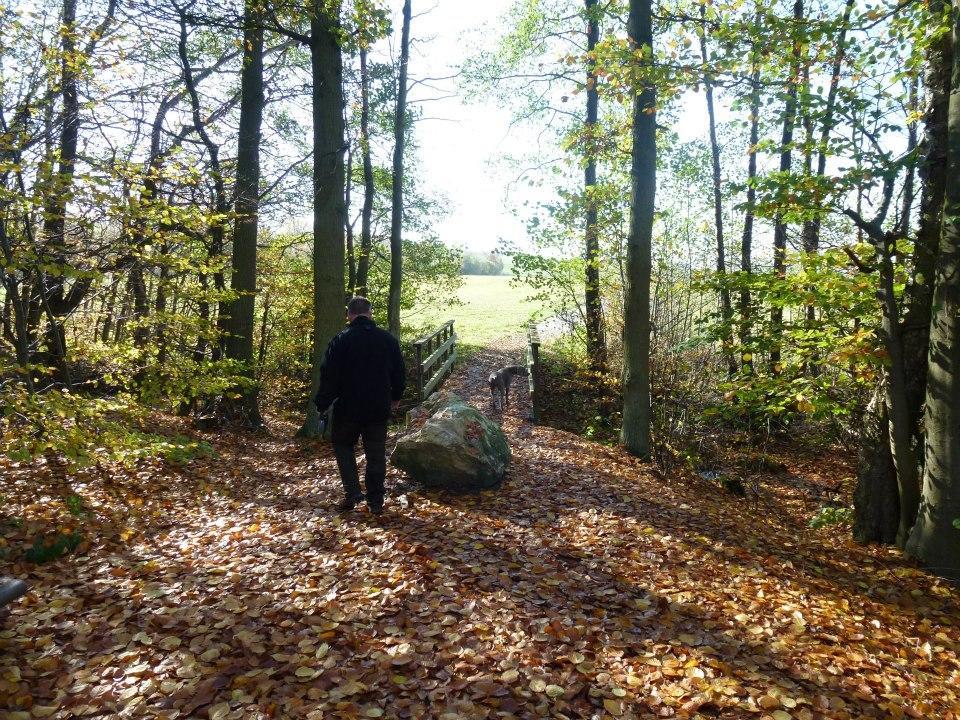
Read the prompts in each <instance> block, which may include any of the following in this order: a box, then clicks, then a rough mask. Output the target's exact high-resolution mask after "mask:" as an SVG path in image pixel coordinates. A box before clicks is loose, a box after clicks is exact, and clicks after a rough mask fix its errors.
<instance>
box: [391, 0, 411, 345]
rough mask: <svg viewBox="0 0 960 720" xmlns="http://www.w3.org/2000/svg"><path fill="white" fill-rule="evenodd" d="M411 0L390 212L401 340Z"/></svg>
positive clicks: (403, 40)
mask: <svg viewBox="0 0 960 720" xmlns="http://www.w3.org/2000/svg"><path fill="white" fill-rule="evenodd" d="M410 14H411V9H410V0H404V3H403V29H402V31H401V36H400V73H399V77H398V79H397V109H396V115H395V117H394V121H393V138H394V145H393V204H392V206H391V208H390V298H389V305H388V307H387V324H388V326H389V328H390V332H391V333H393V335H394V336H395V337H396V338H398V339H399V337H400V290H401V287H402V284H403V149H404V141H405V139H406V133H407V63H408V61H409V59H410Z"/></svg>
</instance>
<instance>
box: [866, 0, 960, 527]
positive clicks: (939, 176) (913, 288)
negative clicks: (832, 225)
mask: <svg viewBox="0 0 960 720" xmlns="http://www.w3.org/2000/svg"><path fill="white" fill-rule="evenodd" d="M945 10H946V4H945V3H944V2H943V0H937V1H936V2H935V3H933V4H932V5H931V7H930V13H931V15H932V16H933V17H935V18H937V17H942V16H943V14H944V12H945ZM939 27H940V24H939V23H935V24H933V27H932V28H931V32H934V31H936V29H937V28H939ZM952 62H953V48H952V41H951V36H950V34H949V33H946V34H943V35H940V36H939V37H938V38H937V39H936V40H935V41H934V42H932V43H931V44H930V46H929V47H928V50H927V70H926V80H925V85H926V87H927V89H928V93H929V104H928V107H927V111H926V113H925V120H924V123H925V132H924V140H923V150H924V158H923V162H922V163H921V164H920V177H921V179H922V180H923V190H922V192H921V196H920V218H919V225H918V228H917V235H916V241H915V243H914V254H913V270H912V277H911V282H910V284H909V285H908V286H907V288H906V289H905V291H904V298H903V304H904V307H905V313H904V319H903V323H902V328H901V330H900V338H901V343H902V347H903V350H902V355H903V365H904V389H903V392H904V394H905V400H904V403H905V407H906V412H907V414H908V420H907V422H908V424H909V428H910V433H911V440H910V444H911V447H912V450H913V458H914V463H915V464H916V466H917V467H918V470H917V471H916V472H915V473H914V476H915V478H919V477H921V476H922V471H921V470H920V466H921V465H922V463H923V459H924V457H923V455H924V453H923V447H924V434H923V427H922V419H923V405H924V400H925V398H926V392H927V355H928V348H929V344H930V343H929V339H930V321H931V307H932V303H933V282H932V278H933V276H934V267H935V263H936V258H937V252H938V246H939V242H940V238H939V233H940V228H941V224H942V216H943V207H944V193H945V188H946V178H947V175H946V159H947V109H948V104H949V97H950V68H951V64H952ZM900 225H901V228H903V224H902V222H901V224H900ZM858 229H859V230H860V232H861V233H862V228H859V226H858ZM865 442H866V439H865ZM861 457H862V458H864V460H865V461H867V460H868V459H869V457H870V455H869V454H867V453H865V452H864V451H861ZM883 473H888V477H887V478H886V479H885V480H884V482H883V483H882V486H889V485H896V484H897V475H896V470H895V469H894V467H893V465H892V464H888V463H886V462H885V461H884V460H883V458H882V457H879V456H875V466H874V467H868V466H866V465H865V466H864V467H863V468H862V469H861V471H860V472H859V473H858V478H857V483H858V489H857V492H858V493H860V492H861V489H860V485H861V484H867V485H868V488H867V489H864V490H863V491H862V492H867V491H868V490H869V488H870V487H874V486H875V485H877V484H878V482H877V481H876V480H873V479H872V478H876V477H880V476H882V474H883ZM915 482H919V480H915ZM898 507H899V500H898ZM858 512H859V511H858ZM912 521H913V520H912V519H911V522H912ZM857 522H858V523H859V522H861V521H860V518H859V517H857ZM893 539H895V538H893ZM891 541H892V540H891Z"/></svg>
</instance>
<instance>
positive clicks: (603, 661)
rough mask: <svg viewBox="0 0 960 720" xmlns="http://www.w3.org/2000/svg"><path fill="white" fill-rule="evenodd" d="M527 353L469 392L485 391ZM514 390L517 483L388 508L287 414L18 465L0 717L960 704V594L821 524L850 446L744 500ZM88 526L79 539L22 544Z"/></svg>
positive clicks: (393, 501)
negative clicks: (25, 590) (73, 467)
mask: <svg viewBox="0 0 960 720" xmlns="http://www.w3.org/2000/svg"><path fill="white" fill-rule="evenodd" d="M520 352H521V350H520V348H518V347H515V348H511V345H510V344H509V343H499V344H498V348H497V349H496V350H493V349H489V350H486V351H482V352H480V353H477V354H476V355H474V356H473V357H472V360H471V362H470V364H469V365H467V366H466V367H463V368H461V369H459V370H458V372H457V374H456V375H455V376H454V378H453V379H452V380H451V385H452V389H454V390H456V391H458V392H460V393H462V394H464V395H465V396H467V397H468V398H469V399H470V400H471V401H473V402H474V403H477V404H478V406H480V407H482V408H483V409H484V410H488V409H489V408H488V407H487V393H486V389H485V387H484V379H485V376H486V374H487V373H488V372H489V370H490V368H492V367H494V366H497V365H502V364H504V363H505V362H507V361H508V359H509V360H516V359H518V358H519V357H520ZM518 396H519V397H518V398H517V404H516V405H515V406H512V407H510V408H508V410H507V411H506V413H505V414H504V415H503V416H502V417H501V416H499V415H497V418H498V420H502V425H503V428H504V430H505V432H506V434H507V436H508V438H509V440H510V443H511V446H512V448H513V452H514V462H513V466H512V468H511V470H510V472H509V475H508V478H507V481H506V482H505V483H504V485H503V487H502V489H501V490H499V491H497V492H489V493H485V494H483V495H482V496H473V497H448V496H443V495H436V494H426V493H415V494H410V495H409V496H404V498H403V500H404V502H401V501H400V499H399V498H397V497H392V498H388V501H387V502H388V504H387V510H386V512H385V514H384V515H383V516H382V517H380V518H377V517H375V516H372V515H370V514H368V513H367V512H366V511H361V512H357V513H354V514H352V515H349V516H346V517H343V518H340V517H338V516H336V515H335V514H334V512H333V511H332V509H331V508H332V506H333V504H334V503H335V502H336V501H337V500H338V499H339V497H340V489H339V482H338V480H337V475H336V471H335V464H334V461H333V457H332V454H331V452H330V449H329V448H328V447H326V446H323V445H319V444H316V443H313V442H306V441H299V440H292V439H290V437H291V435H292V432H293V429H294V428H293V426H287V425H284V424H282V423H280V422H276V423H274V424H272V425H271V428H270V431H269V432H268V433H266V434H263V435H251V434H242V433H241V434H221V435H218V434H202V435H200V437H203V438H204V439H205V440H206V441H208V442H209V443H210V444H211V445H212V446H213V447H214V449H215V455H213V456H212V457H209V458H201V459H198V460H194V461H192V462H191V463H189V464H186V465H180V466H178V465H173V464H167V463H162V462H153V463H144V464H141V465H139V466H138V467H137V468H135V469H132V470H124V469H120V468H107V469H101V470H99V471H93V470H90V471H86V472H82V473H79V474H75V475H71V476H69V477H67V476H66V475H65V473H64V471H63V469H62V468H59V467H53V466H42V467H38V466H36V465H34V466H33V467H29V468H28V467H16V466H9V465H8V466H6V467H2V468H0V472H2V473H3V478H4V488H3V491H2V492H3V494H4V495H5V498H3V499H2V500H0V502H2V503H3V504H4V505H3V507H5V511H6V513H7V514H8V516H9V517H8V518H7V520H6V521H0V522H4V524H3V525H2V526H0V534H2V535H0V537H2V538H3V542H4V543H5V544H6V549H7V551H8V553H10V554H8V559H7V560H2V559H0V574H15V575H17V576H22V577H24V578H25V579H27V580H28V582H29V583H30V584H31V586H32V590H31V592H30V593H29V594H28V595H27V596H26V597H25V598H24V599H23V600H20V601H19V602H17V603H15V604H14V605H13V606H11V607H10V608H8V613H9V614H8V616H7V617H6V618H2V619H0V718H10V719H11V720H19V719H20V718H29V717H58V718H67V717H110V718H114V717H161V718H205V717H209V718H213V719H216V720H222V719H224V718H259V717H283V718H310V719H315V718H321V717H323V718H356V717H360V718H376V717H385V718H392V717H397V718H444V719H451V720H453V719H456V718H513V717H517V718H538V717H555V718H564V717H566V718H601V717H614V718H646V717H704V718H714V717H719V718H773V719H774V720H787V719H789V718H863V717H867V718H871V717H891V718H899V717H904V716H907V717H914V718H942V719H945V720H949V719H950V718H957V717H960V700H958V693H960V660H958V657H960V612H958V593H957V591H956V590H955V589H952V588H950V587H949V586H947V585H945V584H944V583H942V582H940V581H937V580H936V579H935V578H933V577H932V576H930V575H928V574H926V573H924V572H921V571H918V570H917V569H915V568H914V567H912V566H911V565H909V564H908V563H906V562H904V561H902V560H900V559H899V558H898V555H897V554H896V552H894V551H891V550H887V549H881V548H864V547H860V546H857V545H855V544H854V543H853V542H852V541H851V540H849V539H848V537H847V536H848V532H847V531H845V530H843V529H839V528H837V529H832V530H829V529H828V530H822V531H815V530H811V529H809V528H808V527H807V526H806V522H805V521H806V518H807V517H808V515H809V503H810V499H809V498H810V490H811V488H815V487H816V486H818V485H824V486H826V485H829V484H833V483H835V482H836V479H837V478H838V477H849V476H850V474H851V470H850V467H849V463H848V462H846V461H845V460H844V459H843V458H840V457H836V456H833V455H831V456H829V457H824V456H810V455H807V454H802V453H801V454H798V453H791V452H787V451H784V452H783V453H779V454H776V453H775V455H776V456H777V458H778V459H779V461H781V462H782V463H783V465H782V466H780V468H779V469H775V470H771V471H768V472H765V473H761V474H759V475H758V476H757V477H756V479H757V482H758V486H759V488H760V496H759V498H757V499H755V501H747V500H743V499H740V498H737V497H735V496H733V495H730V494H727V493H723V492H720V491H719V490H718V489H717V487H716V486H715V485H713V484H711V483H709V482H707V481H705V480H702V479H701V478H699V477H696V476H694V477H685V476H684V477H681V476H677V477H661V476H660V475H659V474H658V472H657V471H656V470H655V469H653V467H652V466H649V465H644V464H641V463H639V462H637V461H635V460H634V459H632V458H630V457H628V456H626V455H625V454H623V453H622V452H621V451H619V450H617V449H615V448H611V447H607V446H604V445H600V444H596V443H592V442H589V441H587V440H584V439H582V438H580V437H578V436H576V435H572V434H569V433H566V432H562V431H559V430H554V429H551V428H548V427H542V426H535V425H532V424H530V423H529V422H527V421H526V420H525V419H524V418H525V415H526V413H527V408H526V405H525V402H526V393H525V392H524V391H521V392H519V393H518ZM177 422H178V421H175V420H173V419H170V418H158V423H161V424H162V425H164V426H165V427H166V428H167V429H168V431H171V430H174V429H175V430H177V431H179V432H184V433H187V432H191V431H189V429H188V428H187V427H185V426H182V427H181V426H178V425H177ZM388 447H389V446H388ZM400 481H401V477H400V476H399V474H397V473H396V471H394V470H391V471H390V477H389V478H388V487H389V486H390V485H391V484H392V485H394V486H396V485H397V484H398V483H399V482H400ZM75 496H76V497H79V500H77V499H73V500H71V499H70V498H74V497H75ZM69 527H79V528H80V529H81V530H82V531H83V532H84V534H85V535H84V537H85V539H84V540H83V541H82V542H81V544H80V546H79V547H78V548H77V549H76V550H75V552H74V554H72V555H69V556H67V557H65V558H62V559H60V560H57V561H54V562H51V563H47V564H43V565H33V564H28V563H26V562H24V561H22V560H15V559H16V557H17V554H16V548H17V547H21V548H22V546H23V545H24V544H29V543H30V542H31V541H32V540H33V538H35V537H37V536H38V535H41V534H42V533H44V532H53V531H60V530H62V529H64V528H69ZM4 710H6V712H5V713H4V712H3V711H4Z"/></svg>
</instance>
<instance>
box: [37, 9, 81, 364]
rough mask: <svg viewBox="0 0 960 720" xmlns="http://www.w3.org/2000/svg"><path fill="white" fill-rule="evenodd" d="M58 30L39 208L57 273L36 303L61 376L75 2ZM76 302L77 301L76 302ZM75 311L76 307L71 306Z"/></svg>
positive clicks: (75, 100) (75, 131)
mask: <svg viewBox="0 0 960 720" xmlns="http://www.w3.org/2000/svg"><path fill="white" fill-rule="evenodd" d="M61 26H62V30H61V32H60V99H61V102H62V103H63V119H62V124H61V127H60V138H59V153H58V155H59V160H60V167H59V169H58V170H57V172H56V173H55V174H54V176H53V182H52V183H51V187H49V188H47V190H46V192H45V193H44V196H45V199H44V206H43V241H44V248H45V250H46V251H47V252H49V253H50V256H49V257H48V258H45V262H46V263H50V264H53V265H55V266H57V268H58V272H52V273H51V272H47V271H42V278H41V288H42V289H41V293H42V294H41V296H40V301H41V303H42V306H43V307H44V309H45V310H46V313H47V316H48V317H47V321H48V323H50V327H49V328H48V330H47V338H48V339H54V338H55V339H58V341H57V342H54V343H52V344H51V343H48V347H47V351H48V352H49V353H50V354H51V356H52V360H53V364H54V365H56V366H57V368H58V369H59V371H60V372H61V374H62V373H63V372H64V371H65V369H66V368H65V363H66V358H65V357H64V356H63V355H62V354H61V352H62V351H65V347H64V345H63V343H61V342H59V340H63V342H65V341H66V340H65V336H64V333H63V327H62V324H63V321H62V316H63V315H66V314H67V313H69V312H70V311H71V310H72V309H73V308H63V310H64V312H63V313H62V314H61V313H58V312H56V311H55V310H54V307H53V306H54V305H60V304H62V303H63V302H64V295H65V294H66V278H67V274H66V273H65V272H62V270H63V269H65V266H66V265H67V263H68V260H67V255H66V253H67V238H66V227H67V203H68V202H69V200H70V195H71V192H72V190H73V177H74V171H75V169H76V167H75V166H76V160H77V142H78V140H79V136H80V96H79V78H78V77H77V72H78V67H79V66H78V63H77V57H76V55H77V0H63V17H62V18H61ZM78 302H79V298H78ZM74 307H76V306H74Z"/></svg>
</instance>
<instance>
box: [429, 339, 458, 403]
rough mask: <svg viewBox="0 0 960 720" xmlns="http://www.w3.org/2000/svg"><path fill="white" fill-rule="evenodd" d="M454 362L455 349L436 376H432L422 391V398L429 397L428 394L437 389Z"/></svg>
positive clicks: (455, 357) (455, 358)
mask: <svg viewBox="0 0 960 720" xmlns="http://www.w3.org/2000/svg"><path fill="white" fill-rule="evenodd" d="M456 361H457V351H456V349H454V351H453V353H452V354H451V355H450V357H449V358H447V361H446V362H445V363H444V364H443V367H441V368H440V370H439V371H438V372H437V374H436V375H434V376H433V378H432V379H431V380H430V381H429V382H428V383H427V385H426V387H425V388H424V389H423V394H424V397H430V393H432V392H433V391H434V389H435V388H436V387H437V385H439V384H440V383H441V382H442V381H443V379H444V377H446V373H447V372H448V371H449V370H450V368H452V367H453V364H454V363H455V362H456Z"/></svg>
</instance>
